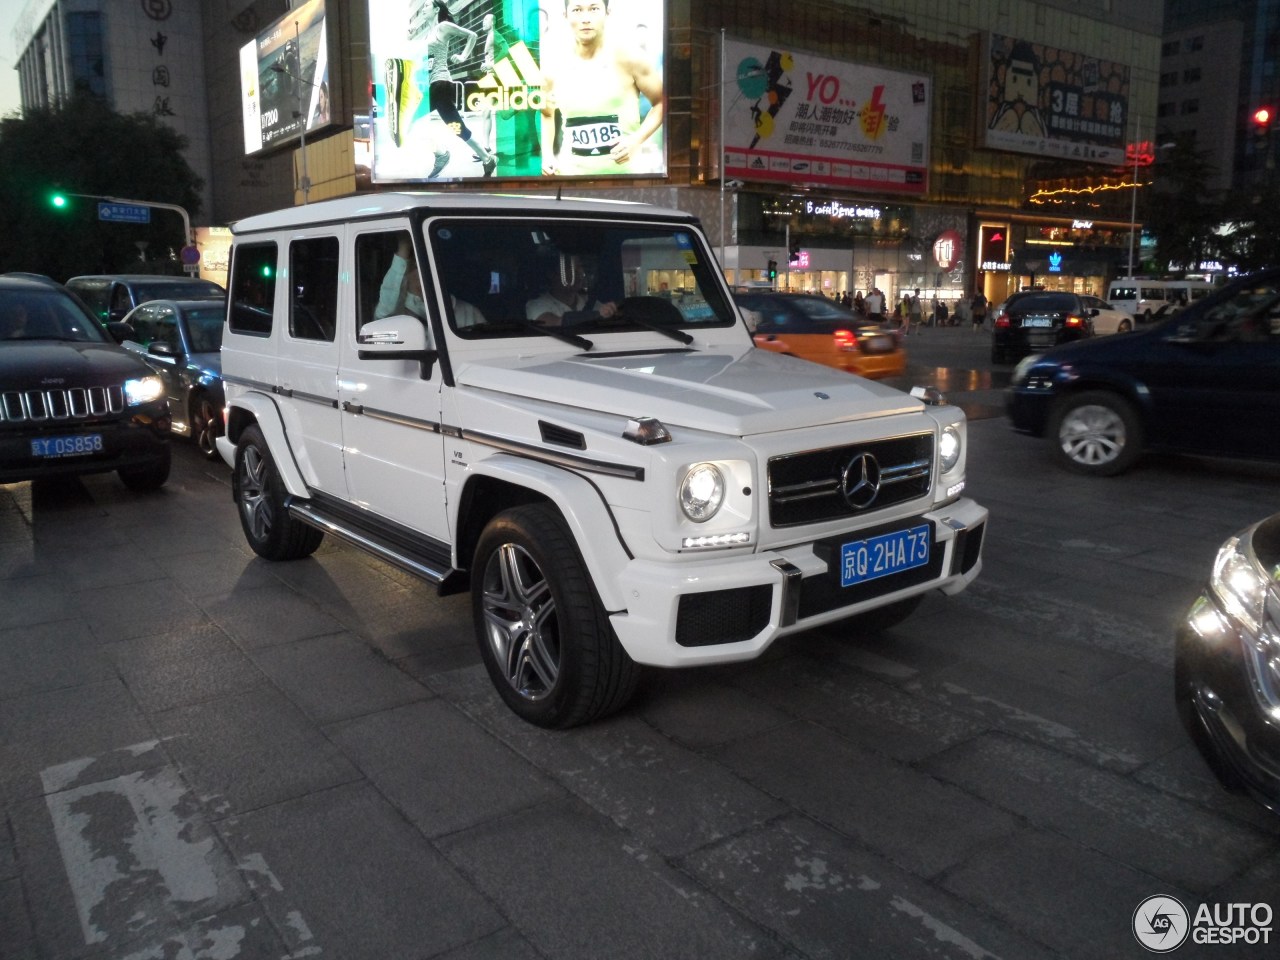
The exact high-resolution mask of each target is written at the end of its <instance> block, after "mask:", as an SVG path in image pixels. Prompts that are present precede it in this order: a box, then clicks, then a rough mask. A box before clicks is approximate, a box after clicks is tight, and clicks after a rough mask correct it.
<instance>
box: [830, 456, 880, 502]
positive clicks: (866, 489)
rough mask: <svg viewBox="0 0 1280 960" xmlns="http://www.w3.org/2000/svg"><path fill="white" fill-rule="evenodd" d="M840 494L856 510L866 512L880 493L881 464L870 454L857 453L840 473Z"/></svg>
mask: <svg viewBox="0 0 1280 960" xmlns="http://www.w3.org/2000/svg"><path fill="white" fill-rule="evenodd" d="M840 492H841V493H843V494H844V499H845V502H846V503H847V504H849V506H850V507H852V508H853V509H854V510H865V509H867V507H869V506H871V504H872V503H874V502H875V499H876V495H877V494H879V493H880V464H879V462H878V461H877V460H876V458H875V457H874V456H872V455H871V454H869V453H865V452H864V453H855V454H854V455H853V456H852V457H851V458H850V460H849V462H848V463H846V464H845V466H844V470H842V471H841V472H840Z"/></svg>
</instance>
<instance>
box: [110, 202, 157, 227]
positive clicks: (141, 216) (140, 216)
mask: <svg viewBox="0 0 1280 960" xmlns="http://www.w3.org/2000/svg"><path fill="white" fill-rule="evenodd" d="M98 219H99V220H105V221H108V222H110V223H150V222H151V208H150V207H140V206H138V205H137V204H136V203H106V202H105V201H104V202H102V203H99V204H98Z"/></svg>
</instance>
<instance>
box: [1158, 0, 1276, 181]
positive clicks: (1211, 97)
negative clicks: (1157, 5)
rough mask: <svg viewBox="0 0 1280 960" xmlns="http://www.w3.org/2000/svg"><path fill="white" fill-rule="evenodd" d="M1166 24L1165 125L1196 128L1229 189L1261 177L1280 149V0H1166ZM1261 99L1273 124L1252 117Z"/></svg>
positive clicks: (1197, 141)
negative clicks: (1265, 126) (1263, 125)
mask: <svg viewBox="0 0 1280 960" xmlns="http://www.w3.org/2000/svg"><path fill="white" fill-rule="evenodd" d="M1165 31H1166V36H1165V40H1164V45H1163V47H1162V50H1161V65H1160V70H1161V87H1160V107H1159V110H1160V122H1161V127H1162V129H1164V128H1167V129H1168V130H1169V131H1170V132H1172V133H1174V134H1178V133H1184V132H1190V133H1191V134H1192V135H1193V137H1194V143H1195V144H1196V146H1197V147H1198V148H1199V149H1200V150H1203V151H1206V152H1207V153H1208V154H1209V156H1210V158H1211V160H1212V162H1213V163H1214V165H1215V167H1217V168H1219V169H1220V170H1221V171H1222V173H1221V174H1220V176H1219V179H1218V180H1217V181H1216V182H1217V184H1219V185H1221V186H1222V188H1223V189H1228V188H1233V187H1248V186H1250V185H1252V184H1255V183H1257V182H1259V181H1260V180H1261V179H1262V178H1263V177H1265V176H1266V175H1267V170H1268V166H1267V164H1268V162H1270V163H1271V165H1272V169H1274V165H1275V162H1276V151H1277V149H1280V148H1278V147H1277V145H1276V139H1277V138H1280V121H1277V120H1276V119H1275V117H1276V115H1277V114H1280V0H1167V3H1166V16H1165ZM1224 94H1225V95H1224ZM1259 107H1269V108H1270V110H1271V115H1272V118H1273V119H1272V120H1271V124H1270V130H1269V131H1260V130H1258V129H1257V127H1256V125H1255V124H1254V121H1253V113H1254V111H1255V110H1257V109H1258V108H1259ZM1224 108H1225V109H1224Z"/></svg>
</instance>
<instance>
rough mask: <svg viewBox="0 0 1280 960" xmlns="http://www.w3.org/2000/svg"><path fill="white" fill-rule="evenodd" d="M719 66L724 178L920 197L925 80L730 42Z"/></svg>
mask: <svg viewBox="0 0 1280 960" xmlns="http://www.w3.org/2000/svg"><path fill="white" fill-rule="evenodd" d="M724 61H725V73H726V76H725V77H723V78H722V88H723V91H724V92H723V96H722V97H721V103H722V110H723V111H724V113H723V123H724V174H725V176H726V177H730V178H736V179H739V180H757V181H772V182H777V183H787V184H805V185H812V184H818V185H821V186H835V187H847V188H852V189H857V190H873V191H876V192H878V193H899V194H914V195H923V194H924V193H925V192H926V190H927V188H928V180H929V114H930V111H931V110H932V105H931V104H932V93H931V88H932V84H931V81H930V78H929V77H927V76H925V75H923V74H913V73H901V72H899V71H896V70H886V69H885V68H883V67H873V66H866V65H862V64H854V63H845V62H843V61H840V60H829V59H827V58H825V57H819V56H816V55H815V54H811V53H806V52H804V51H802V50H795V49H792V48H790V47H786V48H783V47H775V46H771V45H767V44H759V43H746V42H743V41H740V40H726V41H725V56H724Z"/></svg>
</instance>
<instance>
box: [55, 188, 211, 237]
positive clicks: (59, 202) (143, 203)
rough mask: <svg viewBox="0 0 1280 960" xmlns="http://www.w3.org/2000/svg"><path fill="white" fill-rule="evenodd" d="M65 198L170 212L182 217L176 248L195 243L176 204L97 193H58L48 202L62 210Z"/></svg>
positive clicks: (187, 221) (183, 211)
mask: <svg viewBox="0 0 1280 960" xmlns="http://www.w3.org/2000/svg"><path fill="white" fill-rule="evenodd" d="M67 197H83V198H84V199H85V200H101V201H103V202H104V203H123V204H131V205H133V206H137V207H155V208H156V209H158V210H172V211H173V212H174V213H176V214H178V215H179V216H180V217H182V244H181V246H180V247H179V248H178V249H179V250H181V249H182V247H185V246H189V245H191V244H193V243H195V238H194V237H192V235H191V217H190V216H189V215H188V214H187V209H186V207H180V206H178V204H176V203H161V202H160V201H158V200H126V199H125V198H123V197H107V196H103V195H102V194H97V193H64V192H62V191H59V192H57V193H55V194H54V195H53V196H52V197H51V198H50V202H51V203H52V204H53V205H54V206H55V207H57V208H59V209H62V208H63V207H65V206H66V205H67Z"/></svg>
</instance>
